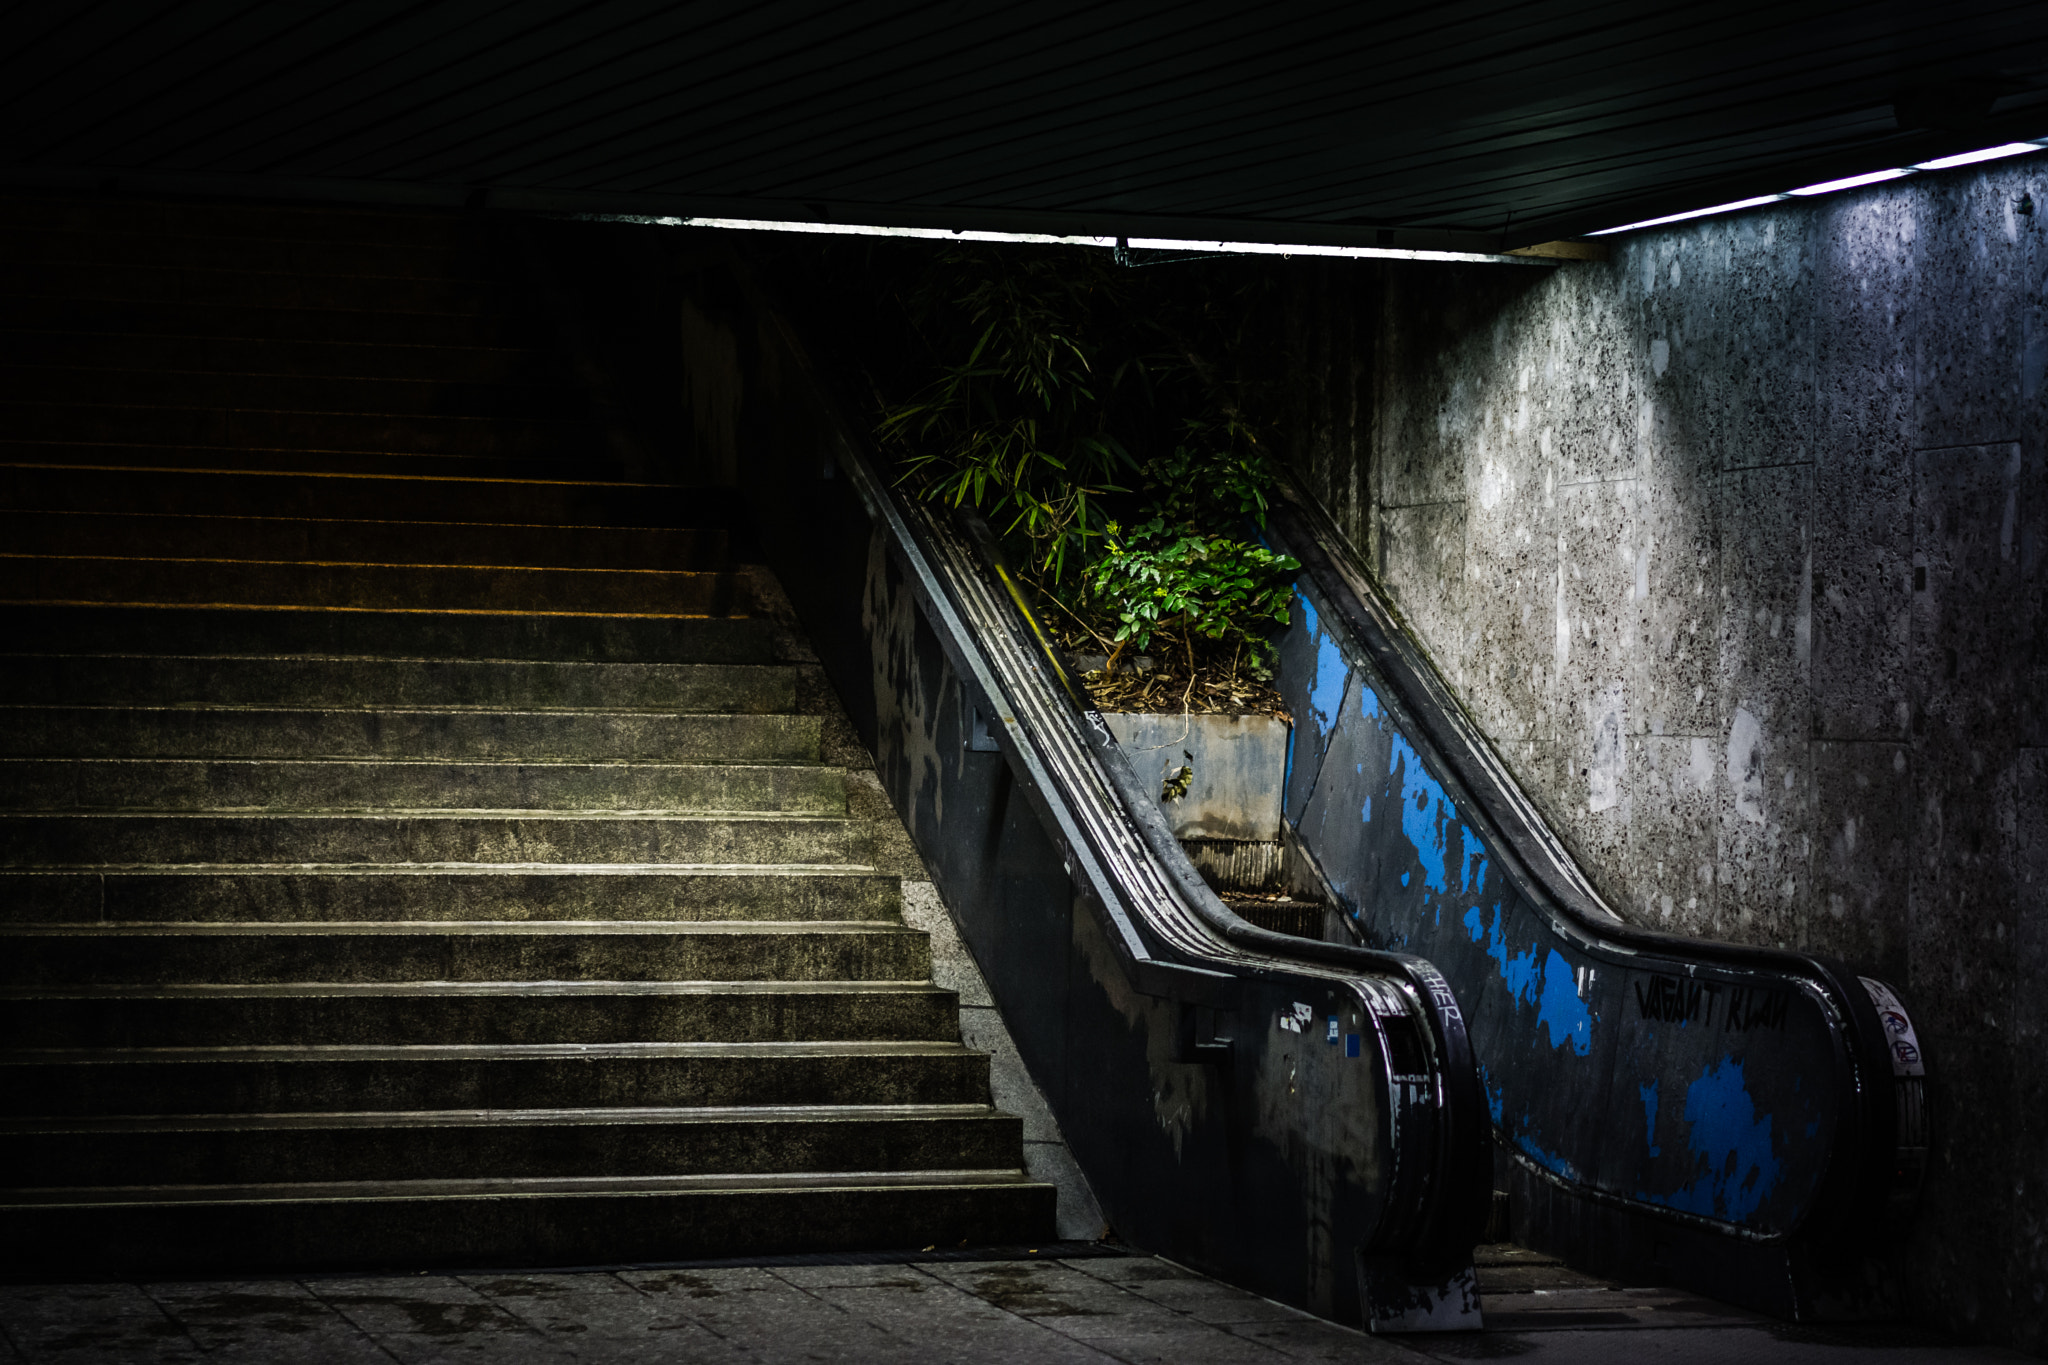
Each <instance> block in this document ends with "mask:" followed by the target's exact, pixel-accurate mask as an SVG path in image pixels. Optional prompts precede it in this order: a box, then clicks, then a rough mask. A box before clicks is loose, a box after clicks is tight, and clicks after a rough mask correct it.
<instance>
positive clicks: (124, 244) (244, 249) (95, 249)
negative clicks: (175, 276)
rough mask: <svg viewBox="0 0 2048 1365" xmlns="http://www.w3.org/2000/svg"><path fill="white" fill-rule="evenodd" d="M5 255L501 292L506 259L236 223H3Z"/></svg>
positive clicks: (454, 247) (477, 239)
mask: <svg viewBox="0 0 2048 1365" xmlns="http://www.w3.org/2000/svg"><path fill="white" fill-rule="evenodd" d="M0 255H4V258H5V259H7V260H9V261H36V262H40V263H42V264H44V265H49V266H52V267H73V268H91V267H101V266H118V267H120V268H123V269H140V268H148V267H154V268H156V269H159V270H204V271H231V272H233V273H234V274H236V275H290V276H302V275H323V276H340V277H344V278H358V277H371V278H374V279H377V280H380V281H384V282H388V283H390V284H391V285H392V286H393V287H394V288H403V287H404V286H405V285H408V284H422V283H427V284H456V283H472V284H486V285H490V284H499V283H502V277H503V276H504V274H505V273H506V262H505V253H504V252H503V251H500V250H494V249H493V244H492V243H490V242H489V241H488V240H487V239H486V238H484V237H483V236H482V235H481V234H472V235H471V236H470V237H469V238H468V239H467V240H463V239H461V238H457V239H452V240H447V241H442V242H436V243H433V244H428V243H425V242H418V241H412V242H377V241H328V240H319V239H314V240H307V239H305V238H297V239H294V238H283V239H279V238H276V237H271V236H268V235H260V234H257V233H252V232H251V231H250V230H249V228H248V227H247V226H245V225H243V224H239V223H228V222H222V223H220V224H219V225H218V226H217V228H216V230H214V231H208V232H191V231H185V232H163V231H154V232H152V231H135V230H133V229H130V228H126V227H110V226H108V225H104V224H100V223H79V224H74V225H67V226H64V227H57V226H55V225H45V224H39V223H27V222H22V221H20V220H15V221H12V222H0Z"/></svg>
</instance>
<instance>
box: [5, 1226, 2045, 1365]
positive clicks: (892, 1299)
mask: <svg viewBox="0 0 2048 1365" xmlns="http://www.w3.org/2000/svg"><path fill="white" fill-rule="evenodd" d="M1064 1250H1066V1248H1061V1247H1047V1248H1044V1252H1045V1253H1047V1254H1044V1255H1040V1256H1029V1255H1020V1254H1019V1253H1022V1252H1023V1251H1024V1249H1023V1248H1017V1249H1012V1250H1011V1251H1010V1255H1011V1258H1010V1259H978V1258H977V1259H967V1257H968V1256H973V1255H974V1253H972V1252H969V1253H966V1254H965V1255H963V1256H962V1259H958V1260H939V1259H933V1260H923V1259H918V1258H912V1259H910V1260H903V1259H900V1258H899V1259H896V1260H893V1261H882V1260H878V1259H873V1258H869V1259H866V1260H863V1259H862V1258H855V1257H845V1258H826V1257H816V1258H810V1262H809V1263H806V1261H805V1258H799V1257H785V1258H779V1259H777V1260H773V1261H771V1262H769V1263H767V1264H762V1265H715V1266H674V1267H656V1266H646V1267H626V1268H620V1269H615V1270H582V1271H571V1272H566V1273H565V1272H534V1273H520V1272H516V1271H514V1272H504V1271H499V1272H486V1273H482V1274H473V1275H384V1276H370V1275H365V1276H351V1277H348V1278H341V1277H328V1278H306V1279H298V1280H293V1279H264V1280H243V1281H199V1282H183V1283H178V1282H171V1283H152V1284H71V1285H14V1286H4V1287H0V1359H4V1360H9V1361H23V1362H37V1363H40V1362H45V1361H48V1362H71V1361H114V1360H119V1361H161V1362H167V1363H168V1362H174V1361H175V1362H183V1361H198V1360H235V1361H262V1362H282V1361H307V1362H316V1361H317V1362H329V1361H337V1362H352V1361H363V1362H383V1363H384V1365H389V1363H390V1362H392V1361H399V1362H405V1363H406V1365H410V1363H411V1362H422V1363H424V1362H432V1361H447V1360H468V1359H485V1360H497V1361H507V1362H518V1365H526V1362H540V1361H564V1362H567V1361H605V1362H626V1361H649V1362H652V1361H664V1362H667V1361H716V1362H731V1363H732V1365H742V1363H743V1362H744V1363H745V1365H781V1363H782V1362H811V1361H862V1362H868V1361H874V1362H902V1365H948V1362H961V1365H967V1363H968V1362H972V1365H986V1363H988V1362H1005V1361H1015V1362H1020V1363H1021V1362H1029V1363H1030V1365H1053V1363H1054V1362H1060V1363H1061V1365H1065V1363H1066V1362H1073V1365H1088V1363H1089V1362H1095V1363H1096V1365H1112V1363H1113V1362H1125V1365H1151V1363H1152V1362H1175V1365H1182V1363H1184V1362H1185V1363H1189V1365H1200V1363H1202V1362H1216V1363H1217V1365H1222V1363H1223V1362H1231V1363H1232V1365H1235V1363H1236V1362H1244V1365H1286V1362H1289V1361H1329V1362H1338V1361H1342V1362H1347V1363H1348V1365H1428V1362H1430V1361H1435V1360H1445V1361H1454V1362H1455V1361H1463V1360H1472V1359H1501V1358H1507V1357H1513V1358H1515V1359H1517V1360H1529V1361H1538V1362H1545V1361H1559V1362H1573V1365H1578V1363H1580V1362H1587V1361H1593V1362H1604V1361H1610V1360H1611V1361H1615V1362H1627V1363H1628V1365H1636V1362H1640V1361H1643V1360H1646V1359H1655V1360H1658V1361H1665V1362H1670V1365H1709V1363H1710V1362H1720V1361H1725V1360H1738V1359H1739V1360H1743V1361H1748V1362H1765V1363H1766V1365H1778V1363H1779V1362H1782V1363H1783V1365H1821V1363H1822V1362H1829V1363H1832V1362H1837V1361H1840V1362H1844V1365H1847V1362H1851V1361H1855V1360H1859V1359H1867V1358H1868V1356H1866V1355H1865V1354H1864V1353H1865V1352H1867V1351H1869V1350H1870V1349H1871V1348H1873V1347H1881V1348H1882V1354H1883V1359H1884V1360H1886V1361H1887V1362H1890V1365H1976V1363H1977V1362H1989V1361H1994V1360H2005V1359H2017V1358H2018V1357H2014V1356H2010V1355H2008V1354H2007V1353H2005V1352H2002V1351H1993V1350H1986V1349H1983V1348H1974V1349H1973V1348H1971V1347H1967V1346H1958V1345H1956V1344H1954V1343H1952V1342H1945V1341H1942V1340H1939V1339H1938V1338H1933V1337H1931V1336H1928V1337H1921V1336H1918V1335H1916V1334H1913V1333H1911V1332H1902V1331H1901V1330H1900V1329H1898V1328H1896V1327H1890V1328H1882V1329H1876V1331H1875V1332H1873V1331H1872V1330H1871V1329H1863V1330H1862V1331H1854V1330H1851V1331H1835V1332H1825V1331H1814V1330H1813V1329H1810V1328H1798V1329H1789V1330H1788V1329H1785V1328H1783V1327H1781V1326H1780V1325H1779V1324H1776V1323H1770V1322H1764V1321H1761V1320H1759V1319H1757V1318H1755V1317H1753V1316H1751V1315H1749V1314H1746V1313H1743V1312H1741V1311H1739V1310H1735V1309H1729V1308H1726V1307H1725V1306H1723V1305H1719V1304H1713V1303H1709V1302H1707V1301H1705V1300H1702V1299H1699V1298H1696V1297H1692V1296H1689V1295H1684V1294H1674V1293H1671V1292H1669V1291H1664V1290H1657V1289H1654V1288H1651V1289H1642V1288H1628V1287H1623V1286H1621V1285H1616V1284H1611V1283H1608V1282H1605V1281H1600V1280H1594V1279H1591V1278H1590V1277H1587V1276H1582V1275H1574V1274H1573V1273H1572V1272H1571V1271H1568V1270H1564V1269H1562V1268H1560V1267H1558V1266H1556V1265H1554V1264H1549V1263H1546V1262H1545V1261H1544V1259H1543V1258H1541V1257H1530V1256H1529V1255H1528V1254H1527V1253H1523V1252H1520V1251H1519V1250H1518V1249H1517V1248H1513V1247H1498V1248H1493V1247H1488V1248H1481V1253H1482V1254H1481V1258H1480V1270H1479V1275H1480V1280H1481V1284H1482V1286H1483V1292H1484V1293H1485V1294H1486V1296H1487V1297H1486V1302H1487V1312H1488V1314H1489V1316H1490V1317H1491V1318H1494V1319H1497V1325H1490V1326H1489V1328H1488V1330H1487V1331H1486V1332H1485V1333H1484V1334H1478V1333H1448V1334H1443V1335H1438V1336H1411V1337H1404V1338H1389V1337H1369V1336H1365V1335H1363V1334H1362V1333H1360V1332H1358V1331H1356V1330H1354V1329H1352V1328H1348V1327H1339V1326H1337V1325H1336V1324H1335V1323H1332V1322H1326V1321H1324V1320H1322V1319H1321V1318H1316V1317H1311V1316H1310V1315H1309V1314H1307V1313H1304V1312H1302V1311H1300V1310H1299V1309H1295V1308H1289V1307H1287V1306H1285V1305H1284V1304H1278V1303H1274V1302H1273V1301H1271V1300H1270V1299H1262V1298H1259V1297H1258V1296H1257V1295H1254V1294H1248V1293H1246V1292H1245V1291H1244V1290H1242V1289H1236V1288H1233V1287H1232V1286H1230V1285H1226V1284H1221V1283H1219V1282H1217V1281H1215V1280H1211V1279H1208V1278H1205V1277H1204V1276H1201V1275H1197V1274H1194V1273H1192V1272H1190V1271H1187V1270H1183V1269H1181V1268H1180V1267H1179V1266H1176V1265H1173V1264H1172V1263H1170V1262H1167V1261H1160V1260H1155V1259H1153V1258H1151V1257H1147V1256H1102V1255H1068V1256H1067V1257H1065V1258H1064V1259H1063V1258H1061V1256H1060V1255H1059V1253H1060V1252H1062V1251H1064ZM1488 1253H1494V1254H1491V1255H1489V1254H1488ZM954 1254H955V1255H961V1253H957V1252H956V1253H954Z"/></svg>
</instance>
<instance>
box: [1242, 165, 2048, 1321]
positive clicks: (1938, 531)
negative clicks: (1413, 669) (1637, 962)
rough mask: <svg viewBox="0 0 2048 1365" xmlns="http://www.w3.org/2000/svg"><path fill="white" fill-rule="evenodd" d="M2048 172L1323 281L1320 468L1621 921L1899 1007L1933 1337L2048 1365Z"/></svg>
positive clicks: (1951, 178) (1890, 191) (1307, 420)
mask: <svg viewBox="0 0 2048 1365" xmlns="http://www.w3.org/2000/svg"><path fill="white" fill-rule="evenodd" d="M2044 276H2048V167H2044V166H2043V165H2042V163H2041V160H2040V159H2038V158H2029V159H2025V160H2022V161H2019V162H2017V163H2009V164H2003V165H1999V166H1994V167H1992V168H1990V169H1988V170H1976V169H1972V170H1967V171H1957V172H1951V173H1947V174H1943V175H1935V176H1923V177H1919V178H1916V179H1914V180H1912V181H1909V182H1905V183H1902V184H1896V185H1887V186H1881V187H1872V188H1869V189H1865V190H1861V191H1855V192H1850V193H1845V194H1839V195H1834V196H1829V197H1827V198H1824V199H1821V200H1819V201H1815V202H1811V203H1807V202H1800V203H1792V204H1783V205H1778V206H1774V207H1771V208H1769V209H1765V210H1762V211H1757V212H1753V213H1748V214H1743V215H1739V216H1735V217H1730V218H1726V219H1708V220H1705V221H1702V222H1698V223H1692V224H1685V225H1681V226H1677V227H1673V228H1669V229H1665V230H1661V231H1655V232H1647V233H1641V234H1636V235H1632V236H1629V237H1626V238H1622V239H1619V240H1617V241H1616V242H1615V243H1614V250H1613V255H1612V258H1611V259H1610V260H1607V261H1604V262H1583V263H1574V264H1571V265H1567V266H1564V267H1562V268H1560V269H1558V270H1556V271H1554V272H1547V273H1542V274H1539V273H1537V272H1534V271H1527V272H1525V271H1519V270H1517V271H1502V270H1497V269H1489V268H1486V267H1469V268H1468V267H1436V266H1427V265H1420V264H1416V265H1406V264H1402V265H1387V266H1370V265H1362V264H1350V263H1312V262H1300V263H1295V264H1294V265H1292V266H1290V267H1288V278H1287V279H1286V281H1285V289H1284V293H1285V296H1286V298H1287V303H1286V304H1285V306H1284V308H1283V309H1282V312H1281V316H1280V317H1279V318H1277V319H1276V325H1278V326H1279V328H1280V330H1281V333H1282V335H1280V336H1279V337H1277V338H1276V341H1278V343H1279V344H1277V345H1276V346H1275V347H1274V354H1275V355H1276V356H1278V357H1284V358H1285V361H1286V371H1285V373H1284V375H1282V376H1280V382H1279V386H1278V389H1277V396H1278V399H1279V403H1278V406H1277V407H1276V409H1275V416H1276V417H1277V418H1278V419H1279V420H1278V422H1277V423H1276V425H1278V426H1279V427H1280V428H1281V429H1282V435H1283V439H1284V441H1285V443H1286V446H1287V450H1288V455H1289V457H1290V460H1291V463H1292V464H1293V466H1294V467H1295V469H1296V470H1297V471H1298V472H1299V474H1300V475H1301V477H1302V479H1303V481H1304V483H1305V484H1306V485H1307V487H1308V488H1309V490H1310V491H1311V492H1313V493H1314V494H1315V495H1316V496H1317V497H1319V498H1320V499H1321V500H1322V501H1323V503H1324V505H1325V506H1326V507H1327V509H1328V510H1329V511H1330V513H1331V515H1332V516H1333V517H1334V518H1335V519H1336V520H1337V522H1338V523H1339V525H1340V526H1341V527H1342V528H1343V529H1344V530H1345V532H1346V533H1347V534H1348V535H1349V537H1350V538H1351V539H1352V541H1353V544H1354V545H1355V547H1356V548H1357V549H1358V550H1359V552H1360V556H1361V558H1362V559H1364V560H1365V561H1366V562H1367V563H1368V564H1369V565H1370V566H1371V568H1372V569H1373V570H1374V571H1375V572H1376V573H1377V574H1378V575H1379V577H1380V579H1381V581H1382V582H1383V583H1384V584H1385V585H1386V586H1387V588H1388V589H1389V590H1390V592H1391V593H1392V595H1393V597H1394V598H1395V600H1396V601H1397V602H1398V604H1399V605H1400V608H1401V609H1402V611H1403V612H1404V613H1405V615H1406V616H1407V618H1408V622H1409V624H1410V626H1411V628H1412V629H1413V630H1414V632H1415V634H1416V636H1417V638H1418V639H1419V640H1420V641H1421V642H1422V644H1423V645H1424V647H1425V648H1426V649H1427V650H1428V651H1429V652H1430V654H1431V655H1432V657H1433V659H1434V661H1435V663H1436V666H1437V667H1438V669H1439V670H1440V671H1441V672H1442V674H1443V675H1444V677H1445V679H1446V680H1447V681H1448V682H1449V683H1450V684H1451V686H1452V687H1453V688H1454V689H1455V690H1456V691H1457V692H1458V693H1459V695H1460V697H1461V700H1462V701H1463V703H1464V705H1465V706H1466V707H1467V708H1468V709H1469V710H1470V712H1471V713H1472V715H1473V716H1474V717H1475V718H1476V719H1477V721H1478V722H1479V724H1480V725H1481V727H1482V728H1483V729H1484V730H1485V732H1486V733H1487V735H1488V736H1489V737H1490V738H1491V740H1492V741H1493V743H1494V744H1495V745H1496V746H1497V748H1498V750H1499V752H1500V753H1501V754H1502V755H1503V757H1504V758H1505V759H1506V760H1507V761H1508V762H1509V763H1510V765H1511V766H1512V768H1513V770H1514V773H1515V776H1516V777H1517V779H1518V780H1519V781H1520V782H1521V784H1522V785H1523V787H1524V788H1525V790H1527V791H1528V792H1529V794H1530V795H1531V796H1532V797H1533V798H1534V799H1535V800H1536V801H1537V803H1538V805H1539V806H1540V807H1541V808H1542V810H1543V811H1544V813H1545V815H1546V816H1547V817H1548V819H1549V820H1550V821H1551V823H1552V825H1553V827H1554V828H1555V829H1557V830H1558V831H1559V832H1560V833H1561V834H1563V835H1564V836H1565V837H1566V839H1567V841H1568V842H1569V843H1570V844H1571V845H1572V847H1573V850H1574V852H1575V853H1576V854H1577V855H1578V856H1579V858H1580V860H1581V863H1582V865H1583V866H1584V867H1585V868H1586V869H1587V871H1588V873H1589V874H1590V875H1591V876H1592V877H1593V879H1594V880H1595V882H1596V884H1597V885H1598V886H1599V887H1600V888H1601V890H1602V892H1603V894H1604V895H1605V896H1606V898H1607V899H1608V901H1609V902H1610V903H1611V904H1612V905H1613V906H1614V907H1615V908H1616V909H1617V910H1618V911H1619V912H1621V913H1622V914H1623V915H1625V916H1626V917H1627V918H1629V919H1630V920H1632V921H1633V922H1635V923H1638V924H1641V925H1644V926H1646V927H1652V928H1661V929H1670V930H1674V931H1678V932H1682V933H1688V934H1701V935H1707V936H1710V937H1716V938H1723V939H1731V940H1736V941H1741V942H1748V943H1757V944H1770V945H1782V946H1785V947H1792V948H1800V949H1805V950H1808V951H1812V952H1818V953H1824V954H1830V955H1834V956H1838V957H1841V958H1843V959H1846V960H1847V961H1848V962H1850V963H1851V964H1853V965H1854V966H1856V967H1857V968H1858V969H1859V970H1862V971H1865V972H1869V973H1871V974H1873V975H1879V976H1882V977H1885V978H1888V979H1890V980H1893V981H1895V982H1898V983H1900V984H1901V985H1902V986H1903V987H1904V989H1905V991H1906V994H1907V997H1908V999H1909V1001H1910V1006H1911V1008H1912V1009H1913V1010H1914V1013H1915V1019H1916V1022H1917V1023H1918V1024H1919V1027H1920V1033H1921V1037H1922V1039H1923V1040H1924V1041H1925V1043H1926V1047H1927V1052H1928V1056H1929V1068H1930V1076H1931V1084H1932V1085H1933V1087H1934V1092H1933V1095H1932V1100H1933V1102H1934V1104H1935V1106H1936V1110H1935V1112H1936V1113H1937V1115H1939V1116H1941V1117H1940V1118H1938V1120H1937V1126H1936V1136H1935V1141H1936V1144H1937V1147H1936V1151H1935V1153H1934V1156H1933V1162H1932V1166H1931V1169H1930V1174H1929V1180H1928V1185H1927V1188H1926V1191H1925V1198H1924V1201H1923V1205H1922V1211H1921V1214H1920V1216H1919V1220H1918V1223H1917V1225H1916V1228H1915V1231H1914V1234H1913V1239H1912V1242H1911V1245H1910V1247H1909V1248H1908V1252H1907V1262H1908V1266H1907V1276H1906V1279H1907V1282H1908V1284H1909V1285H1910V1286H1911V1289H1910V1293H1911V1297H1912V1301H1913V1303H1914V1306H1915V1311H1916V1313H1917V1314H1918V1315H1919V1316H1921V1317H1922V1318H1924V1319H1926V1320H1928V1321H1931V1322H1935V1323H1939V1324H1940V1325H1942V1326H1944V1327H1947V1328H1950V1329H1954V1330H1960V1331H1963V1332H1966V1333H1969V1334H1972V1335H1976V1336H1979V1337H1983V1338H1987V1339H1991V1340H1998V1341H2004V1342H2007V1343H2010V1344H2013V1345H2018V1346H2021V1347H2023V1348H2026V1349H2031V1350H2036V1351H2038V1350H2041V1349H2043V1347H2044V1346H2048V1315H2044V1313H2043V1310H2042V1308H2041V1306H2040V1304H2041V1300H2040V1288H2041V1285H2042V1284H2043V1283H2044V1282H2048V1061H2044V1060H2043V1056H2042V1051H2041V1041H2042V1028H2043V1024H2044V1022H2048V970H2044V968H2048V603H2044V599H2048V564H2044V560H2048V383H2044V372H2048V311H2044V307H2043V304H2042V297H2043V282H2044Z"/></svg>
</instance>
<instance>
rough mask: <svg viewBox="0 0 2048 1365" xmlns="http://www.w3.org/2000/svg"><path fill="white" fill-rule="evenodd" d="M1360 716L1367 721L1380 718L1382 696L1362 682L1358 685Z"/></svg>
mask: <svg viewBox="0 0 2048 1365" xmlns="http://www.w3.org/2000/svg"><path fill="white" fill-rule="evenodd" d="M1358 714H1359V715H1361V716H1363V717H1365V719H1367V720H1378V719H1379V718H1380V694H1379V693H1377V692H1375V691H1373V690H1372V689H1371V688H1370V687H1367V686H1366V685H1365V684H1364V683H1362V682H1361V683H1360V684H1359V685H1358Z"/></svg>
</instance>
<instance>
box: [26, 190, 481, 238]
mask: <svg viewBox="0 0 2048 1365" xmlns="http://www.w3.org/2000/svg"><path fill="white" fill-rule="evenodd" d="M0 226H5V227H7V228H10V229H26V230H30V231H36V232H65V233H72V232H97V233H121V234H127V235H131V236H144V237H159V238H162V237H176V238H184V237H231V238H241V239H248V238H252V237H261V238H264V239H267V240H271V241H290V242H365V243H373V244H379V245H387V246H406V247H415V248H423V249H425V250H427V251H429V252H433V251H445V250H451V249H454V248H457V247H460V246H462V245H464V244H465V243H469V242H474V241H476V240H477V238H478V236H479V233H480V230H481V226H482V225H480V224H479V223H478V221H477V220H476V219H475V218H474V217H473V216H472V215H469V214H465V213H460V212H457V211H455V210H453V209H440V210H437V209H406V210H404V211H402V212H394V211H391V210H386V209H370V208H364V209H353V208H338V207H332V206H328V205H322V206H320V207H318V208H308V207H300V206H296V205H292V204H278V203H233V202H228V201H222V200H205V199H196V200H151V199H109V198H74V197H66V196H49V197H45V196H32V195H21V196H8V197H6V198H4V199H0Z"/></svg>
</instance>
